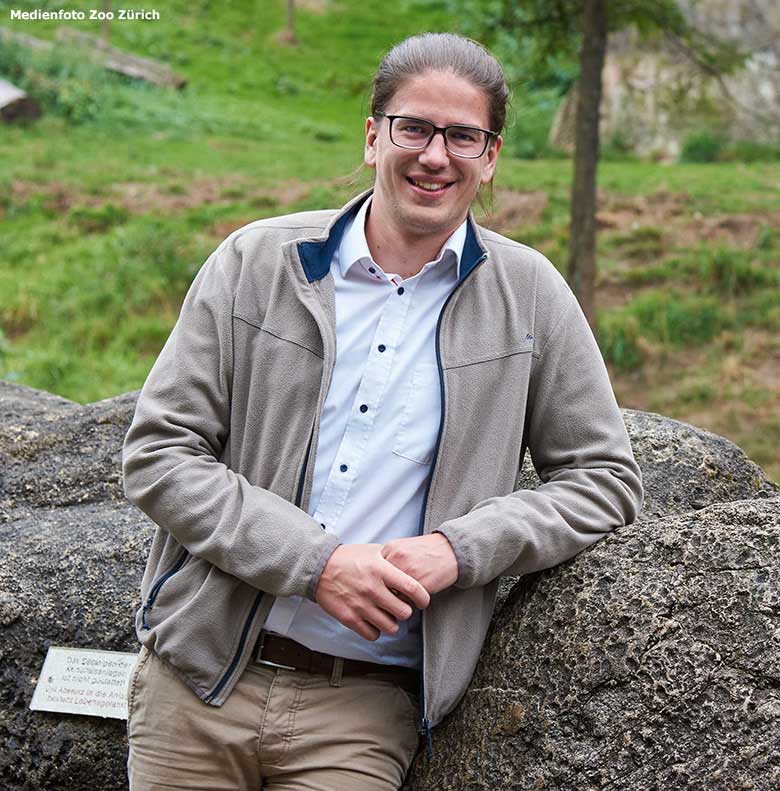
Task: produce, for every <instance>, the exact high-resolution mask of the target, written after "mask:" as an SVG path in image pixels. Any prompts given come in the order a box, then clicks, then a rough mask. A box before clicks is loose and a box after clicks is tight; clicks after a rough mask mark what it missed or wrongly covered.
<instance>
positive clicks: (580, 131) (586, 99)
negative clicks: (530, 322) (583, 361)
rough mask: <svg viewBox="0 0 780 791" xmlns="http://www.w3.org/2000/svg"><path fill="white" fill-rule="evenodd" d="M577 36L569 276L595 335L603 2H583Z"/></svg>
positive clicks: (604, 41) (604, 42)
mask: <svg viewBox="0 0 780 791" xmlns="http://www.w3.org/2000/svg"><path fill="white" fill-rule="evenodd" d="M582 33H583V37H582V49H581V50H580V79H579V84H578V87H577V90H578V96H577V120H576V134H575V137H576V142H575V148H574V180H573V182H572V189H571V234H570V237H569V267H568V276H569V283H570V285H571V287H572V289H573V290H574V293H575V294H576V295H577V298H578V299H579V301H580V305H581V306H582V310H583V312H584V313H585V315H586V316H587V318H588V321H589V322H590V326H591V327H592V328H593V330H594V331H595V329H596V304H595V293H594V292H595V283H596V169H597V167H598V160H599V108H600V106H601V70H602V68H603V66H604V55H605V53H606V49H607V8H606V0H585V3H584V8H583V12H582Z"/></svg>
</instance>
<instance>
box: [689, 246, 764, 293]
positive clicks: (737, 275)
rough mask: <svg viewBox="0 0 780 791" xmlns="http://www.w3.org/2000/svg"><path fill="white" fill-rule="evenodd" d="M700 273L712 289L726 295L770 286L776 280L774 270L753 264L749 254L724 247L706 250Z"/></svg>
mask: <svg viewBox="0 0 780 791" xmlns="http://www.w3.org/2000/svg"><path fill="white" fill-rule="evenodd" d="M702 274H703V276H704V278H705V279H706V280H707V281H708V282H709V284H710V287H711V288H712V290H713V291H716V292H718V293H720V294H726V295H728V296H736V295H738V294H745V293H746V292H748V291H751V290H753V289H755V288H759V287H761V286H772V285H775V284H777V281H778V276H777V273H776V272H774V271H773V270H770V269H765V268H764V269H762V268H760V267H758V266H755V265H754V264H753V261H752V260H751V257H750V255H749V254H746V253H744V252H743V251H741V250H729V249H728V248H724V247H722V248H719V249H717V250H713V251H711V252H710V251H708V254H707V257H706V258H705V259H704V260H703V262H702Z"/></svg>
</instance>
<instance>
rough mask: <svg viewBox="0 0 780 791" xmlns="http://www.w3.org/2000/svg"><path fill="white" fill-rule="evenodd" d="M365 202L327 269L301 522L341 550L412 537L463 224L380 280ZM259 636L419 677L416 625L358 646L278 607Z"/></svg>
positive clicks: (295, 609)
mask: <svg viewBox="0 0 780 791" xmlns="http://www.w3.org/2000/svg"><path fill="white" fill-rule="evenodd" d="M370 201H371V199H370V198H369V199H368V200H367V201H366V202H365V203H364V204H363V205H362V206H361V208H360V210H359V212H358V213H357V214H356V215H355V218H354V219H353V220H352V222H351V224H350V225H349V226H348V227H347V228H346V230H345V232H344V236H343V237H342V240H341V244H340V246H339V247H338V249H337V250H336V252H335V253H334V256H333V259H332V261H331V268H330V271H331V274H332V276H333V280H334V284H335V293H336V366H335V369H334V372H333V380H332V382H331V385H330V389H329V390H328V394H327V396H326V399H325V404H324V406H323V413H322V418H321V422H320V434H319V442H318V446H317V452H316V461H315V466H314V479H313V485H312V494H311V499H310V502H309V514H311V516H313V517H314V519H316V520H317V521H318V522H320V523H321V524H322V525H324V529H325V530H328V531H329V532H332V533H336V534H337V535H338V536H339V537H340V538H341V540H342V542H343V543H345V544H370V543H377V544H382V543H385V542H387V541H389V540H391V539H393V538H404V537H408V536H415V535H417V534H418V532H419V526H420V518H421V511H422V508H423V501H424V498H425V491H426V487H427V484H428V477H429V474H430V469H431V461H432V456H433V451H434V446H435V444H436V437H437V434H438V430H439V420H440V413H441V394H440V386H439V375H438V369H437V364H436V347H435V337H436V322H437V319H438V317H439V313H440V311H441V309H442V306H443V305H444V302H445V300H446V299H447V297H448V296H449V295H450V293H451V292H452V290H453V288H454V287H455V286H456V285H457V282H458V270H459V266H460V259H461V256H462V253H463V245H464V242H465V239H466V222H465V221H464V222H463V224H462V225H461V226H459V227H458V228H457V230H456V231H455V232H454V233H453V234H452V236H450V238H449V239H448V240H447V241H446V242H445V244H444V246H443V247H442V249H441V251H440V253H439V255H438V257H437V258H436V260H435V261H431V262H429V263H427V264H426V265H425V266H424V267H423V268H422V269H421V270H420V272H418V273H417V274H416V275H415V276H414V277H410V278H407V279H402V278H401V277H399V276H398V275H394V274H391V273H386V272H384V271H383V270H382V269H381V267H380V266H379V265H378V264H376V263H375V262H374V261H373V259H372V258H371V253H370V251H369V248H368V243H367V241H366V235H365V221H366V217H367V212H368V210H369V208H370ZM264 628H265V629H266V630H268V631H272V632H276V633H277V634H282V635H285V636H287V637H289V638H291V639H293V640H295V641H297V642H299V643H301V644H302V645H305V646H307V647H308V648H311V649H314V650H317V651H323V652H325V653H328V654H333V655H335V656H341V657H346V658H350V659H362V660H366V661H369V662H379V663H382V664H394V665H404V666H407V667H417V665H418V663H419V630H420V614H419V612H417V611H415V613H414V614H413V615H412V617H411V618H410V619H409V620H408V621H405V622H402V623H401V624H400V629H399V630H398V632H397V633H396V634H395V635H381V636H380V637H379V639H378V640H376V641H374V642H371V641H369V640H365V639H364V638H362V637H361V636H360V635H358V634H357V633H356V632H353V631H352V630H350V629H348V628H347V627H345V626H342V625H341V624H340V623H339V622H338V621H337V620H335V619H334V618H332V617H331V616H330V615H328V614H327V613H326V612H324V611H323V610H322V608H321V607H320V606H319V605H318V604H316V603H315V602H311V601H309V600H308V599H304V598H302V597H299V596H291V597H285V598H279V599H277V600H276V601H275V602H274V605H273V607H272V608H271V612H270V613H269V615H268V619H267V621H266V624H265V627H264Z"/></svg>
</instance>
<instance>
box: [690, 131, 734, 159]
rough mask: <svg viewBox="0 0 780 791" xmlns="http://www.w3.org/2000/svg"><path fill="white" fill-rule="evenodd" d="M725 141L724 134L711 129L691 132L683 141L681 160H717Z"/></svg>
mask: <svg viewBox="0 0 780 791" xmlns="http://www.w3.org/2000/svg"><path fill="white" fill-rule="evenodd" d="M724 143H725V141H724V139H723V136H722V135H720V134H718V133H715V132H711V131H710V130H707V129H705V130H702V131H699V132H691V133H690V134H689V135H688V136H687V137H686V138H685V140H684V141H683V144H682V150H681V151H680V162H717V161H718V159H720V155H721V151H722V150H723V146H724Z"/></svg>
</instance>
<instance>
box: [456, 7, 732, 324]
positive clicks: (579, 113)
mask: <svg viewBox="0 0 780 791" xmlns="http://www.w3.org/2000/svg"><path fill="white" fill-rule="evenodd" d="M691 1H692V2H695V0H691ZM452 3H453V4H454V5H455V6H456V7H458V9H459V10H461V11H466V12H468V18H469V19H470V20H472V21H471V25H472V26H474V27H473V29H472V30H470V31H469V32H471V33H472V34H473V35H476V36H477V37H479V38H481V39H482V40H487V41H488V42H489V43H490V44H491V45H494V46H495V47H496V49H497V50H498V52H499V54H500V55H502V57H503V59H504V60H505V61H508V62H511V61H512V59H513V58H516V57H517V56H518V55H519V54H522V56H523V61H524V64H525V66H526V68H528V69H529V70H530V72H531V75H530V76H531V77H532V79H535V80H537V81H538V80H540V79H544V75H545V74H549V72H550V69H551V64H552V63H553V62H557V64H558V66H560V61H561V59H563V60H564V61H566V60H567V59H568V60H570V61H572V62H576V64H577V68H576V72H577V73H578V75H579V82H578V85H577V109H576V119H575V148H574V174H573V179H572V189H571V227H570V234H569V257H568V267H567V276H568V279H569V283H570V285H571V286H572V289H573V290H574V293H575V294H576V295H577V298H578V299H579V301H580V305H581V306H582V309H583V311H584V313H585V315H586V316H587V317H588V321H589V322H590V324H591V326H592V327H593V329H594V330H595V329H596V306H595V283H596V174H597V169H598V161H599V110H600V106H601V72H602V68H603V66H604V58H605V54H606V51H607V40H608V34H609V33H610V32H612V31H618V30H623V29H625V28H627V27H630V26H633V27H636V28H637V29H638V30H639V32H640V34H642V35H643V36H645V37H649V36H652V35H663V36H665V37H669V38H672V39H674V40H675V41H677V42H679V43H680V44H681V45H683V46H684V47H685V49H686V51H688V52H689V53H690V54H691V56H692V57H693V58H694V59H695V60H696V61H697V63H699V64H700V65H703V66H705V67H706V68H710V69H715V70H719V71H726V70H729V69H731V68H733V67H734V66H735V65H736V64H737V63H738V62H739V57H738V53H736V52H735V51H734V48H733V47H732V46H730V45H728V44H727V43H725V42H722V41H716V40H713V39H711V38H708V37H706V36H704V35H703V34H701V33H700V32H699V31H697V30H695V29H694V28H693V27H692V26H691V25H690V23H689V22H688V20H687V19H686V17H685V15H684V13H683V11H682V9H681V7H680V5H679V4H678V2H677V0H452ZM525 76H526V77H528V76H529V75H525Z"/></svg>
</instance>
